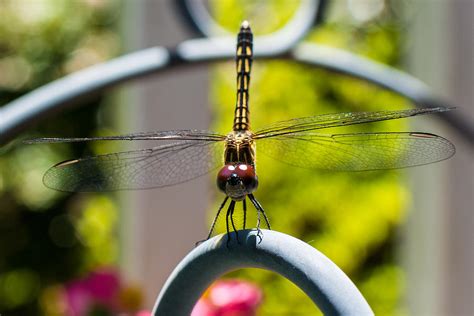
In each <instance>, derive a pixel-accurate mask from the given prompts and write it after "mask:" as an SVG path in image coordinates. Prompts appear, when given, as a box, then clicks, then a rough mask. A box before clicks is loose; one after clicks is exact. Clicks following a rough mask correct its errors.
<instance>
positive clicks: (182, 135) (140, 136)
mask: <svg viewBox="0 0 474 316" xmlns="http://www.w3.org/2000/svg"><path fill="white" fill-rule="evenodd" d="M224 139H225V135H221V134H217V133H214V132H210V131H201V130H174V131H159V132H145V133H134V134H127V135H118V136H103V137H76V138H59V137H44V138H35V139H28V140H25V141H24V143H26V144H38V143H73V142H88V141H97V140H207V141H218V140H224Z"/></svg>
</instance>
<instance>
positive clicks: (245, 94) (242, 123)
mask: <svg viewBox="0 0 474 316" xmlns="http://www.w3.org/2000/svg"><path fill="white" fill-rule="evenodd" d="M252 41H253V35H252V31H251V29H250V26H249V24H248V22H247V21H244V22H243V23H242V26H241V27H240V32H239V35H238V36H237V55H236V66H237V103H236V106H235V113H234V131H242V130H248V129H249V128H250V121H249V104H248V101H249V85H250V70H251V68H252V55H253V52H252V49H253V43H252Z"/></svg>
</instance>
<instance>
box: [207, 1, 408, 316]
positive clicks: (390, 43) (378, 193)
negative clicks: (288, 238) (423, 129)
mask: <svg viewBox="0 0 474 316" xmlns="http://www.w3.org/2000/svg"><path fill="white" fill-rule="evenodd" d="M256 3H258V4H256ZM374 3H375V2H374ZM258 5H260V8H259V9H260V15H258V16H252V14H249V16H248V15H246V13H245V12H247V11H248V12H255V11H253V10H254V9H255V6H258ZM297 5H298V2H297V1H271V2H270V1H262V2H252V1H237V0H226V1H214V2H213V9H214V13H215V16H216V17H217V19H218V20H219V22H220V23H222V24H223V25H225V26H227V27H228V29H229V30H233V31H234V32H236V30H238V27H239V25H240V23H241V21H242V20H243V19H244V18H245V19H248V20H249V22H250V24H251V26H252V29H253V30H254V32H255V33H256V34H257V35H258V34H261V33H265V32H268V31H269V30H268V29H267V28H266V26H268V25H267V22H268V21H269V22H270V27H271V28H272V29H275V28H277V27H279V26H281V25H282V24H284V23H285V21H287V19H288V18H289V17H290V16H291V14H292V13H293V12H294V10H295V8H296V6H297ZM263 6H266V7H265V9H262V7H263ZM241 8H242V9H241ZM331 8H332V9H333V10H332V11H330V12H329V15H328V16H327V19H328V21H327V23H326V24H324V25H323V26H321V27H319V28H317V29H315V30H314V31H313V32H312V33H311V34H310V36H309V37H308V38H307V40H309V41H311V42H316V43H319V44H325V45H329V46H334V47H339V48H343V49H346V50H350V51H353V52H355V53H358V54H361V55H364V56H366V57H369V58H371V59H374V60H377V61H379V62H382V63H386V64H389V65H393V66H396V65H397V62H398V61H399V60H400V53H399V52H400V27H401V26H400V24H399V21H398V20H397V18H396V16H394V14H393V11H392V10H391V6H390V3H389V2H386V6H385V8H383V9H382V10H381V11H380V12H378V14H377V15H374V16H373V17H372V18H371V19H370V20H367V21H357V20H356V19H355V18H354V17H351V15H350V13H349V12H348V11H347V10H348V9H347V7H346V6H341V1H336V4H335V5H333V6H331V7H330V9H331ZM262 12H264V13H262ZM262 14H263V17H262V16H261V15H262ZM259 16H260V18H259ZM267 17H268V18H267ZM256 40H257V41H258V38H257V39H256ZM234 69H235V65H234V64H233V63H232V62H229V63H226V64H222V65H220V66H219V67H217V68H215V71H214V74H215V76H214V80H213V81H212V93H213V100H214V107H213V109H214V112H215V115H216V117H215V120H214V122H215V124H214V126H213V128H212V129H213V130H216V131H219V132H228V131H229V130H230V129H231V127H232V115H233V111H232V109H233V107H234V104H235V89H236V88H235V86H236V85H235V74H234V73H235V70H234ZM249 103H250V111H251V118H250V122H251V126H252V128H253V130H258V129H259V128H261V127H264V126H266V125H268V124H270V123H273V122H276V121H279V120H286V119H289V118H296V117H304V116H311V115H316V114H322V113H336V112H353V111H374V110H398V109H405V108H409V107H410V104H409V103H408V102H407V101H406V100H404V99H403V98H401V97H399V96H397V95H395V94H393V93H391V92H388V91H386V90H382V89H379V88H377V87H375V86H374V85H372V84H369V83H367V82H362V81H360V80H355V79H352V78H349V77H346V76H343V75H340V74H335V73H331V72H328V71H324V70H321V69H310V68H309V67H307V66H302V65H298V64H296V63H295V62H291V61H261V60H258V59H257V60H255V61H254V63H253V69H252V78H251V87H250V101H249ZM406 124H407V122H406V121H385V122H380V123H374V124H364V125H357V126H353V127H350V128H338V129H337V132H342V133H344V132H349V131H352V132H354V131H365V132H371V131H405V130H408V126H407V125H406ZM334 131H336V129H334ZM325 132H326V131H325ZM257 170H258V175H259V182H260V186H259V189H258V190H257V192H256V194H255V195H256V197H257V198H258V199H259V200H260V202H261V204H262V205H263V207H264V208H265V210H266V212H267V214H268V215H269V216H270V220H271V223H272V225H273V229H276V230H279V231H282V232H285V233H288V234H290V235H293V236H296V237H298V238H300V239H302V240H305V241H307V242H308V243H310V244H311V245H313V246H314V247H315V248H317V249H318V250H319V251H321V252H323V253H324V254H325V255H327V256H328V257H329V258H330V259H332V260H333V261H334V262H335V263H336V264H337V265H338V266H339V267H340V268H341V269H342V270H343V271H345V272H346V273H347V274H348V275H349V276H350V278H351V279H352V280H353V281H354V282H355V283H356V285H357V286H358V287H359V288H360V290H361V291H362V293H363V295H364V296H365V297H366V298H367V300H368V302H369V304H370V305H371V306H372V308H373V310H374V311H375V314H377V315H402V314H404V309H403V305H402V304H401V299H402V297H403V292H404V288H403V286H404V274H403V271H402V270H401V269H400V268H399V267H398V266H397V261H396V260H395V259H396V258H395V257H396V239H397V236H396V233H397V227H398V226H399V225H400V223H401V222H402V221H403V218H404V212H405V210H406V209H407V206H408V204H409V203H410V192H409V191H408V189H407V187H406V184H405V182H404V176H403V173H402V172H400V171H393V170H389V171H372V172H354V173H341V172H340V173H330V172H321V171H319V172H318V171H312V170H306V169H299V168H295V167H292V166H288V165H284V164H282V163H280V162H278V161H276V160H272V159H270V158H268V157H265V156H264V155H262V154H259V152H258V142H257ZM221 199H222V197H221V196H219V197H218V199H217V201H216V202H215V209H217V206H218V204H219V203H220V202H221V201H220V200H221ZM249 213H250V214H254V213H255V212H253V209H252V211H250V212H249ZM214 215H215V212H214V211H211V212H210V215H209V216H210V217H213V216H214ZM254 220H255V218H253V219H252V218H250V219H249V221H248V223H249V224H250V225H253V223H255V222H254ZM218 229H219V231H225V226H224V223H223V221H221V223H220V227H218ZM231 276H232V277H243V278H247V279H249V280H252V281H254V282H258V283H259V284H260V285H261V286H262V287H263V289H264V291H265V293H266V298H265V302H264V304H263V307H262V309H261V314H262V315H314V314H315V313H316V312H315V310H316V309H315V307H314V304H313V303H312V302H311V301H310V300H309V299H308V298H307V297H305V295H304V294H303V293H302V292H301V291H300V290H298V289H297V288H296V286H294V285H293V284H292V283H290V282H289V281H287V280H285V279H283V278H282V277H279V276H277V275H275V274H273V273H269V272H264V271H259V270H254V269H250V270H244V271H237V272H234V273H232V274H231Z"/></svg>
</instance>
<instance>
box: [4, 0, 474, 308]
mask: <svg viewBox="0 0 474 316" xmlns="http://www.w3.org/2000/svg"><path fill="white" fill-rule="evenodd" d="M206 2H207V3H208V8H209V10H210V12H211V13H212V15H213V16H214V17H215V19H216V20H217V21H219V23H220V24H221V25H222V26H225V27H226V28H227V29H228V30H229V31H230V32H235V33H236V32H237V30H238V27H239V25H240V23H241V21H242V20H243V19H247V20H249V21H250V22H251V25H252V28H253V30H254V32H255V33H256V35H259V34H264V33H269V32H272V31H275V30H277V29H278V28H279V27H281V26H283V25H284V24H285V23H286V22H287V21H288V20H289V19H290V18H291V17H292V15H293V13H294V12H295V10H296V9H297V7H298V5H299V2H298V1H293V0H287V1H284V0H278V1H234V0H213V1H206ZM473 12H474V7H473V3H472V2H471V1H463V0H454V1H447V0H446V1H424V0H417V1H395V0H366V1H365V0H364V1H352V0H338V1H330V2H329V3H328V7H327V11H326V15H325V20H324V23H323V24H322V25H320V26H318V27H317V28H315V29H314V30H313V31H312V32H311V33H310V34H309V36H307V38H306V39H305V40H307V41H311V42H316V43H321V44H325V45H329V46H334V47H338V48H342V49H346V50H348V51H351V52H354V53H357V54H360V55H362V56H365V57H368V58H370V59H372V60H375V61H378V62H381V63H385V64H388V65H390V66H393V67H396V68H399V69H402V70H404V71H407V72H408V73H410V74H412V75H414V76H416V77H418V78H420V79H421V80H423V81H424V82H426V83H427V84H428V85H430V86H431V87H432V88H433V90H434V91H436V92H437V93H438V94H439V95H440V96H442V97H444V98H445V99H447V100H449V101H450V103H451V104H453V105H456V106H457V107H458V108H457V109H456V111H460V112H462V114H463V115H465V116H468V117H469V118H470V119H471V121H473V120H474V116H473V106H474V105H473V101H474V100H473V99H474V97H473V91H472V82H473V79H474V78H473V76H474V69H473V57H474V54H473V47H474V43H473V31H474V24H473V23H474V22H473V21H474V20H473V16H472V15H473ZM191 37H192V35H191V34H190V33H189V32H188V30H187V29H186V28H185V26H184V25H183V20H182V17H181V16H179V15H178V13H177V11H176V10H175V8H174V6H173V1H171V0H169V1H167V0H155V1H152V0H141V1H131V0H129V1H127V0H122V1H119V0H70V1H54V0H19V1H14V0H2V1H0V106H1V105H4V104H7V103H8V102H10V101H12V100H14V99H16V98H18V97H20V96H22V95H23V94H25V93H27V92H29V91H32V90H34V89H35V88H38V87H40V86H42V85H44V84H46V83H48V82H51V81H53V80H55V79H59V78H61V77H63V76H65V75H68V74H70V73H73V72H75V71H78V70H80V69H84V68H86V67H88V66H91V65H94V64H98V63H101V62H104V61H106V60H109V59H112V58H114V57H116V56H119V55H121V54H125V53H127V52H133V51H136V50H139V49H143V48H147V47H151V46H156V45H159V46H166V47H171V46H174V45H176V44H178V43H180V42H181V41H183V40H185V39H188V38H191ZM234 104H235V65H234V62H233V61H232V60H229V61H228V62H222V63H219V64H213V65H199V66H194V67H192V68H184V67H183V68H180V69H178V70H173V71H172V72H167V73H165V74H161V75H159V76H158V75H157V76H150V77H147V78H146V79H140V80H136V81H134V82H132V83H129V84H127V85H122V86H120V87H118V88H114V89H111V90H109V91H108V92H107V93H104V94H101V95H95V96H91V97H90V98H88V99H87V100H85V101H82V103H81V106H80V107H76V108H75V109H74V110H71V111H69V112H62V113H58V114H56V115H55V116H54V117H50V118H48V119H46V120H43V121H42V122H41V123H39V124H37V125H35V126H31V129H29V130H28V131H27V132H26V133H24V134H22V135H19V139H24V138H32V137H40V136H41V137H42V136H57V137H87V136H99V135H114V134H123V133H130V132H140V131H152V130H168V129H190V128H192V129H210V130H214V131H217V132H221V133H226V132H228V131H229V130H230V129H231V126H232V114H233V107H234ZM250 104H251V105H250V106H251V111H252V118H251V120H252V126H253V128H254V129H258V128H259V127H263V126H265V125H267V124H269V123H272V122H274V121H278V120H284V119H289V118H294V117H302V116H311V115H316V114H321V113H331V112H345V111H376V110H398V109H405V108H409V107H412V106H413V105H411V104H410V102H409V101H407V100H406V99H403V98H402V97H400V96H397V95H396V94H394V93H392V92H389V91H387V90H384V89H380V88H378V87H376V86H374V85H373V84H369V83H367V82H364V81H361V80H356V79H352V78H349V77H347V76H343V75H340V74H335V73H331V72H329V71H325V70H321V69H310V68H309V67H306V66H304V67H303V66H301V65H298V64H297V63H295V62H291V61H287V60H285V61H283V60H281V61H280V60H273V61H268V60H265V61H263V60H256V61H255V62H254V66H253V73H252V79H251V93H250ZM358 129H359V130H364V131H425V132H432V133H436V134H439V135H442V136H445V137H447V138H448V139H450V140H451V141H452V142H453V143H454V144H455V145H456V147H457V154H456V156H454V157H453V158H452V159H450V160H449V161H445V162H441V163H438V164H434V165H428V166H422V167H418V168H412V169H405V170H401V171H399V170H395V171H394V170H390V171H377V172H364V173H328V172H313V171H308V170H304V169H298V168H293V167H289V166H286V165H284V164H282V163H279V162H277V161H274V160H271V159H269V158H266V157H264V156H262V155H260V156H259V160H258V163H257V167H258V173H259V180H260V186H259V189H258V191H257V192H256V197H257V198H258V199H259V201H260V202H261V204H262V205H263V207H264V208H265V210H266V211H267V213H268V215H269V216H270V220H271V223H272V226H273V229H275V230H278V231H281V232H284V233H287V234H290V235H293V236H295V237H298V238H300V239H302V240H304V241H306V242H308V243H309V244H311V245H313V246H314V247H315V248H317V249H318V250H319V251H321V252H323V253H324V254H325V255H326V256H328V257H329V258H330V259H331V260H333V261H334V262H335V263H336V264H337V265H338V266H339V267H340V268H341V269H342V270H343V271H344V272H345V273H347V274H348V275H349V277H350V278H351V279H352V280H353V281H354V283H355V284H356V285H357V287H358V288H359V289H360V290H361V292H362V294H363V295H364V296H365V297H366V299H367V300H368V302H369V304H370V305H371V307H372V308H373V310H374V311H375V313H376V314H378V315H469V314H472V313H473V312H474V305H473V302H472V293H473V292H474V291H473V290H474V279H473V275H474V273H473V272H474V271H473V270H474V268H473V267H474V253H473V246H472V245H473V242H474V236H473V233H472V225H473V224H474V215H473V212H472V206H473V205H474V203H473V202H474V201H473V193H474V190H473V189H474V184H473V181H474V180H473V179H474V170H473V169H474V165H473V160H472V147H469V143H466V142H465V141H464V140H463V139H462V138H461V137H459V136H458V135H457V134H455V133H454V132H453V131H451V130H450V129H449V128H448V127H446V126H445V125H444V124H443V123H442V121H441V120H440V119H439V118H436V117H419V118H416V119H411V120H403V121H387V122H380V123H376V124H370V125H365V126H360V127H358ZM125 145H126V146H127V147H126V146H125ZM147 145H151V144H147V143H146V142H141V143H138V144H137V143H136V142H135V143H134V144H117V143H106V142H103V143H89V144H81V143H77V144H74V145H70V144H54V145H53V144H52V145H34V146H33V145H22V144H21V142H20V141H13V142H11V143H9V144H6V145H5V146H3V147H0V314H2V315H75V314H74V313H72V312H71V311H72V310H74V311H76V314H77V313H79V314H80V315H87V314H88V313H89V314H91V313H95V314H94V315H113V314H117V313H118V312H121V313H129V314H134V313H135V312H137V311H139V310H142V309H148V310H149V309H151V307H152V305H153V302H154V300H155V299H156V296H157V295H158V293H159V291H160V289H161V287H162V285H163V283H164V282H165V280H166V278H167V277H168V276H169V274H170V273H171V271H172V270H173V268H174V267H175V266H176V265H177V263H178V262H179V261H180V260H181V259H182V258H183V257H184V256H185V255H186V254H187V253H188V252H189V251H190V250H192V249H193V247H194V243H195V242H196V241H198V240H201V239H202V238H203V237H205V236H206V233H207V230H208V227H209V224H210V222H211V220H212V218H213V217H214V215H215V212H216V210H217V208H218V205H219V204H220V203H221V201H222V199H223V198H224V197H223V195H222V194H220V193H219V192H218V190H217V189H216V187H215V184H214V182H215V179H214V177H215V175H214V174H210V175H209V176H208V177H201V178H199V179H196V180H192V181H189V182H187V183H184V184H181V185H178V186H174V187H169V188H163V189H158V190H146V191H134V192H117V193H107V194H105V193H100V194H99V193H87V194H65V193H60V192H56V191H52V190H49V189H47V188H45V187H44V186H43V184H42V181H41V178H42V175H43V174H44V172H45V171H46V170H47V169H48V168H49V167H50V166H52V165H54V164H55V163H57V162H59V161H62V160H65V159H70V158H76V157H82V156H86V155H91V154H101V153H108V152H114V151H118V150H125V149H130V148H144V147H146V146H147ZM249 213H250V214H252V213H254V212H253V210H251V211H250V212H249ZM253 221H254V217H251V218H250V219H249V223H253ZM222 224H223V223H219V225H218V230H217V231H218V232H219V233H222V232H224V231H225V227H224V226H223V225H222ZM226 277H227V278H234V279H235V278H237V279H242V280H245V281H248V282H251V283H253V284H255V285H256V286H257V287H258V288H259V289H260V290H261V291H262V293H263V301H262V304H261V306H260V308H259V310H258V315H313V314H315V315H317V314H318V311H317V309H316V308H315V306H314V305H313V303H312V302H311V301H310V300H309V299H308V298H307V297H306V296H305V294H304V293H303V292H302V291H300V290H299V289H298V288H297V287H295V286H294V285H293V284H292V283H290V282H289V281H287V280H286V279H284V278H282V277H280V276H278V275H275V274H273V273H270V272H266V271H261V270H256V269H246V270H242V271H236V272H232V273H231V274H229V275H228V276H226ZM104 284H105V285H107V287H105V288H104ZM78 293H79V294H78ZM84 293H88V294H87V295H92V296H95V297H96V298H97V301H94V302H90V303H88V304H89V305H87V304H86V305H87V306H86V307H77V306H78V305H81V304H79V303H77V300H80V298H81V297H82V296H81V295H85V296H87V295H86V294H84ZM91 293H92V294H91ZM78 297H79V298H78ZM111 297H113V299H112V298H111ZM112 301H113V302H112ZM81 308H83V309H81ZM77 311H79V312H77ZM91 315H92V314H91Z"/></svg>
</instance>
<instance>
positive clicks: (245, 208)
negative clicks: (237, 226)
mask: <svg viewBox="0 0 474 316" xmlns="http://www.w3.org/2000/svg"><path fill="white" fill-rule="evenodd" d="M242 204H243V208H244V225H243V226H242V229H245V224H246V222H247V200H246V199H243V201H242Z"/></svg>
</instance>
